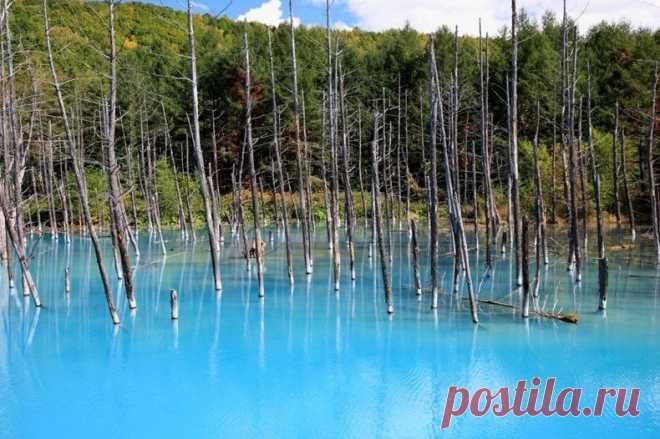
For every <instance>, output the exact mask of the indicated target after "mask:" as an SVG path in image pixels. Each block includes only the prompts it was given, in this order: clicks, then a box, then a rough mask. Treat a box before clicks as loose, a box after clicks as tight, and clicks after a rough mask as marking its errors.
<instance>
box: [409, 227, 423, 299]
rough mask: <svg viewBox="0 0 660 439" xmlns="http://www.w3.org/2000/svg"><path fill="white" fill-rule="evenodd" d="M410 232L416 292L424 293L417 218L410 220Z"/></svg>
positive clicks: (418, 293) (419, 294)
mask: <svg viewBox="0 0 660 439" xmlns="http://www.w3.org/2000/svg"><path fill="white" fill-rule="evenodd" d="M410 234H411V240H412V242H411V244H412V245H411V250H412V259H413V260H412V263H413V274H414V276H415V294H417V295H418V296H421V295H422V280H421V279H420V275H419V245H418V244H417V225H416V224H415V220H414V219H411V220H410Z"/></svg>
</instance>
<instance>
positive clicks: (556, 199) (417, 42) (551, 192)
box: [10, 0, 660, 224]
mask: <svg viewBox="0 0 660 439" xmlns="http://www.w3.org/2000/svg"><path fill="white" fill-rule="evenodd" d="M49 8H50V11H49V15H50V21H51V37H52V40H53V46H54V51H55V53H54V57H55V62H56V64H57V68H58V69H59V74H60V81H61V82H62V84H63V90H64V94H65V99H66V103H67V106H69V107H70V108H71V111H72V113H73V114H75V115H77V116H78V117H79V118H80V121H84V122H81V123H80V125H81V126H80V130H79V131H80V133H79V135H80V138H81V139H84V146H85V150H84V154H85V157H86V158H87V160H86V166H87V172H88V173H89V176H88V181H87V184H88V185H89V186H90V189H91V191H92V193H97V194H99V195H98V196H97V197H96V198H94V199H93V200H92V201H93V202H94V203H95V204H94V209H96V211H102V209H103V208H104V206H105V204H106V203H105V196H104V195H103V194H104V190H105V189H104V185H105V183H106V180H105V179H104V177H103V174H102V172H101V171H100V165H99V163H102V161H103V160H102V147H101V145H102V142H101V139H100V136H99V130H100V128H99V124H100V118H101V117H100V114H101V113H100V108H101V107H102V105H103V102H104V99H105V98H106V94H107V89H108V85H107V82H108V81H107V76H106V74H105V72H106V70H107V69H108V61H107V58H106V53H107V51H108V50H109V49H108V41H107V40H108V38H107V13H108V12H107V6H106V5H105V4H104V3H101V2H84V1H54V2H50V5H49ZM42 10H43V5H42V2H39V1H31V0H28V1H26V0H17V1H16V2H15V3H14V4H13V6H12V7H11V16H10V26H11V29H12V33H13V35H12V36H13V42H14V51H15V55H14V57H15V66H16V73H15V74H16V78H17V84H18V85H17V87H18V92H17V93H18V96H19V102H20V103H21V106H20V107H19V109H20V112H21V115H22V119H23V121H24V124H26V125H27V121H28V119H29V118H30V112H31V110H32V108H33V104H34V96H35V95H36V96H37V101H38V108H39V117H38V119H39V121H38V124H39V125H40V127H41V129H40V132H41V133H46V132H47V131H48V129H47V128H46V125H47V124H48V123H51V124H52V127H51V130H52V131H51V133H50V135H51V136H52V140H53V145H54V147H55V152H54V154H55V161H56V163H59V162H58V160H59V158H61V157H63V155H62V154H60V153H59V152H58V149H57V145H58V143H57V142H58V139H62V138H63V132H62V124H61V121H60V120H59V113H58V112H57V111H56V108H57V106H56V103H55V98H54V96H53V93H52V90H51V86H50V82H51V79H50V77H49V70H48V63H47V60H46V48H45V41H44V21H43V16H42ZM186 20H187V18H186V14H185V12H182V11H176V10H172V9H167V8H163V7H158V6H153V5H146V4H139V3H121V4H119V5H117V11H116V27H117V41H118V45H119V52H118V59H117V62H118V67H119V78H118V79H119V81H118V93H119V98H118V99H119V100H118V112H119V113H118V114H119V123H118V141H117V148H118V150H119V155H120V162H121V166H122V167H123V169H122V178H123V179H128V178H129V175H133V177H132V178H136V176H137V175H139V174H140V173H141V172H142V173H144V172H145V169H146V170H147V171H149V173H152V171H151V170H150V169H148V167H147V168H145V167H144V166H145V165H141V164H140V157H139V156H138V154H139V150H140V144H141V143H142V144H143V143H144V142H145V139H147V140H149V142H150V147H151V148H153V151H154V154H153V158H154V163H153V164H152V166H153V169H155V172H154V173H153V174H154V175H155V177H154V182H155V184H156V185H157V186H158V191H157V192H158V194H159V197H160V201H159V202H160V204H161V206H160V211H161V215H162V216H163V221H164V223H167V224H172V223H175V222H176V220H177V202H176V195H175V187H174V186H175V184H174V179H173V178H172V175H173V174H172V170H171V168H172V166H171V160H170V157H168V156H169V155H171V156H173V157H172V158H173V159H174V162H175V164H176V166H177V168H178V172H179V174H178V177H177V178H178V179H179V180H180V181H181V182H182V186H186V187H188V186H189V187H191V188H192V191H193V194H192V197H193V200H192V203H193V205H194V206H193V207H194V210H195V211H196V212H201V209H202V207H201V206H202V205H201V201H200V199H199V197H198V195H197V189H196V188H197V186H196V185H195V184H194V182H192V177H184V175H190V176H192V172H193V168H194V164H193V163H194V162H193V161H192V159H187V154H186V151H187V144H188V143H187V142H188V140H187V139H188V132H189V130H188V127H189V125H188V117H189V115H190V114H191V108H190V102H191V97H190V86H189V85H190V82H189V80H188V79H187V78H188V77H189V57H188V42H187V33H186ZM475 20H478V17H475ZM561 24H562V23H561V20H560V19H558V18H557V17H555V16H553V15H552V14H550V13H548V14H546V15H545V16H544V17H543V19H542V21H541V22H534V21H532V20H530V19H529V18H528V17H527V16H526V14H525V13H524V11H522V12H521V14H520V16H519V31H518V38H519V53H518V72H519V73H518V75H519V76H518V113H519V117H518V131H519V138H520V145H519V153H520V159H519V160H520V165H519V166H520V178H521V202H522V204H523V205H524V206H528V207H529V206H531V203H532V180H533V158H532V156H533V153H532V139H533V136H534V131H535V124H536V110H535V109H536V103H537V101H538V102H539V103H540V110H541V123H540V143H541V149H540V162H541V176H542V180H543V181H544V186H545V198H546V207H547V208H548V209H549V210H550V209H552V212H553V216H554V214H555V209H556V216H557V217H561V216H562V215H563V212H564V210H565V208H564V205H565V201H564V192H563V189H562V185H561V181H562V168H561V160H560V158H559V157H560V150H559V148H560V146H559V143H560V141H559V133H558V129H557V127H558V120H559V118H560V117H561V114H560V113H561V100H560V98H561V95H560V91H559V87H560V64H561V50H562V25H561ZM194 25H195V32H196V41H197V55H198V70H199V90H200V107H201V115H200V122H201V124H202V139H203V140H202V145H203V148H204V151H205V155H206V157H207V159H208V160H209V161H213V160H214V158H215V157H217V160H218V166H217V174H216V177H217V182H218V186H219V188H220V191H221V192H222V193H224V194H228V195H227V196H226V198H227V197H229V198H227V199H228V200H229V199H230V197H231V195H229V194H230V193H231V191H232V169H233V168H235V167H236V166H235V165H237V163H239V162H240V161H241V157H242V154H241V151H242V145H243V144H244V136H245V88H244V80H245V64H244V49H243V32H244V31H245V30H246V28H247V34H248V38H249V41H250V51H251V63H252V65H251V68H252V81H253V84H252V101H253V102H252V104H253V109H252V114H253V121H252V122H253V130H254V133H255V134H254V135H255V154H256V166H257V169H258V172H259V175H260V179H261V180H262V185H263V188H264V191H266V192H271V191H270V189H269V188H270V187H271V186H272V181H273V179H271V171H272V169H271V167H272V164H273V160H272V156H273V154H272V140H273V132H272V127H273V124H272V107H271V93H272V89H271V86H270V71H269V68H270V62H269V54H268V29H267V27H266V26H264V25H260V24H255V23H249V24H244V23H237V22H235V21H232V20H231V19H229V18H226V17H219V18H218V17H212V16H209V15H198V16H195V17H194ZM325 32H326V30H325V29H323V28H318V27H306V26H300V27H299V28H297V29H296V38H297V41H296V44H297V54H298V57H297V58H298V76H299V88H300V90H301V95H303V96H304V106H305V110H306V115H305V117H306V120H305V124H306V131H305V135H306V138H307V144H306V145H307V148H308V150H307V152H306V154H307V155H306V157H307V158H308V159H309V166H310V174H311V175H310V177H311V186H312V190H313V192H315V193H318V192H320V191H321V190H322V181H321V179H320V176H321V175H322V173H323V171H324V161H323V160H322V154H321V151H322V149H323V143H324V142H325V140H324V136H323V108H324V107H323V96H324V92H325V91H327V87H326V83H327V65H326V64H327V54H326V44H327V43H326V33H325ZM485 37H486V35H485V34H484V41H483V43H482V44H483V45H484V47H486V46H487V52H488V63H489V64H488V105H489V112H490V115H491V117H492V125H491V129H492V131H493V137H492V149H493V152H492V154H493V161H492V163H493V170H492V172H493V180H494V186H495V192H496V197H497V198H498V199H499V203H498V207H499V208H500V209H504V208H505V204H506V201H505V200H506V186H507V172H508V171H507V164H508V158H507V157H508V156H507V154H508V152H507V148H508V132H509V130H508V121H507V105H506V104H507V78H508V77H509V75H510V72H511V63H510V52H511V39H510V32H508V30H507V29H501V30H499V31H498V32H497V33H496V34H494V35H490V36H489V38H488V40H487V42H486V40H485ZM289 38H290V30H289V27H288V25H286V24H282V25H280V26H279V27H277V28H274V29H272V44H273V53H274V65H275V77H276V80H277V90H276V94H277V100H278V103H279V105H280V118H281V120H280V127H281V132H280V133H279V136H280V143H281V145H282V149H283V160H284V164H285V168H286V170H287V174H288V175H289V180H290V188H289V189H290V190H295V188H296V182H297V180H296V179H295V178H294V176H295V172H296V169H295V148H294V145H293V139H294V134H293V132H294V128H293V118H292V111H291V108H292V87H293V86H292V68H291V48H290V41H289ZM333 38H334V41H333V44H335V45H336V48H337V51H338V53H340V55H339V56H338V57H337V59H339V60H340V63H341V69H342V72H343V74H344V83H345V85H344V86H345V95H346V101H347V104H346V106H347V108H348V113H349V117H350V130H349V133H348V136H349V143H350V148H351V152H350V156H351V158H352V169H353V171H355V172H353V174H355V178H356V179H357V176H356V175H357V174H356V173H357V167H358V166H359V165H362V166H363V168H364V171H363V172H364V179H365V181H369V180H368V178H369V177H368V175H370V170H369V167H368V166H367V164H368V157H369V141H370V139H371V136H372V128H371V127H372V123H371V122H370V120H371V115H370V114H371V112H372V110H373V109H374V108H379V107H381V106H382V107H385V106H386V107H387V108H388V111H387V112H386V120H387V123H388V124H389V126H390V135H391V139H390V140H391V141H393V143H394V144H395V148H398V149H401V148H403V147H404V146H403V145H404V143H405V148H406V157H407V163H408V165H409V169H410V172H411V177H412V178H411V181H409V183H410V185H411V187H412V190H411V192H410V194H411V195H410V198H411V202H412V203H413V210H415V209H418V210H420V214H421V211H422V210H423V209H425V196H424V191H423V188H424V186H425V184H424V172H425V171H424V170H425V169H427V168H428V163H427V159H426V158H425V157H424V148H425V143H428V138H429V134H428V131H429V125H428V124H429V99H428V76H429V73H428V61H427V53H426V48H427V44H428V38H429V36H428V35H425V34H421V33H419V32H416V31H415V30H413V29H411V28H405V29H401V30H391V31H387V32H382V33H373V32H365V31H361V30H353V31H334V32H333ZM571 38H572V37H571ZM435 41H436V43H435V49H436V59H437V62H438V68H439V72H440V80H441V83H442V86H443V87H442V89H443V90H444V92H445V94H447V93H449V90H450V89H451V80H452V79H451V78H452V73H453V70H454V67H455V66H454V63H455V58H454V50H455V41H454V30H453V29H447V28H440V29H438V31H437V32H436V34H435ZM570 47H571V50H575V49H577V51H578V57H577V75H576V98H575V102H576V107H579V108H578V109H577V110H576V114H579V115H581V116H580V118H579V119H578V118H577V117H576V121H575V122H576V123H575V126H574V127H573V128H574V130H575V133H576V136H578V135H579V136H581V139H583V140H584V139H585V138H586V135H587V134H586V115H582V114H583V113H584V112H586V107H585V104H584V103H583V101H584V99H586V95H587V90H586V88H587V80H586V79H587V71H588V68H589V70H590V71H591V74H592V80H591V81H592V90H591V95H592V101H593V102H592V107H593V114H592V117H593V123H594V127H595V128H594V142H595V144H594V147H595V155H596V161H597V166H598V168H599V171H600V175H601V179H602V191H603V199H604V203H605V207H606V208H607V209H608V210H610V211H613V209H614V206H613V203H614V195H613V189H612V187H613V184H612V175H613V169H612V152H611V149H612V132H613V129H614V109H615V104H616V102H618V103H619V107H620V110H619V113H620V123H619V128H620V131H623V132H625V153H626V154H625V160H627V173H628V175H627V178H628V180H629V185H630V191H631V193H632V196H633V197H634V206H635V211H636V213H638V214H639V215H640V221H647V220H648V218H647V217H648V215H647V213H646V212H648V206H649V205H648V196H647V195H646V191H647V188H646V183H645V182H646V177H645V173H646V172H648V170H647V169H646V167H645V163H646V161H645V157H644V154H645V152H644V151H645V150H646V147H647V146H646V144H647V138H648V126H649V113H650V105H651V85H652V80H653V68H654V61H656V60H658V59H660V31H659V30H657V29H653V30H649V29H635V28H634V27H632V26H631V25H629V24H625V23H621V24H608V23H602V24H599V25H597V26H595V27H593V28H591V29H590V30H589V31H588V32H587V33H586V34H583V35H579V37H578V39H577V43H575V44H574V43H573V41H571V42H570ZM457 72H458V86H459V89H458V93H459V107H458V111H457V112H456V116H455V117H457V126H458V130H457V132H458V133H459V135H458V136H457V139H456V140H457V145H458V149H459V154H458V156H459V166H460V167H461V169H462V172H461V173H460V176H459V178H460V179H462V180H461V181H462V183H463V184H462V188H463V189H462V194H463V196H464V197H465V200H469V199H470V197H471V192H472V191H473V188H472V187H471V186H470V181H471V178H472V177H471V174H470V173H471V172H472V162H473V160H474V161H476V163H478V167H480V166H481V165H480V164H479V163H481V162H480V157H479V154H480V152H479V148H477V156H476V157H472V155H471V146H470V145H471V144H472V142H473V141H476V142H477V144H479V143H478V142H480V140H479V136H480V128H479V123H480V122H479V117H480V113H479V112H480V100H479V39H478V38H477V37H476V36H461V37H459V38H458V41H457ZM443 98H447V99H448V97H447V96H443ZM580 104H581V105H580ZM399 106H400V107H401V108H402V111H401V112H399V111H398V109H399ZM580 109H581V110H580ZM358 113H359V116H360V124H359V126H358ZM401 114H403V116H401ZM401 117H403V119H405V120H402V119H400V118H401ZM580 123H581V124H582V125H580ZM360 130H361V131H360ZM167 138H169V139H171V146H172V154H169V153H168V151H167ZM553 142H554V143H553ZM360 146H361V148H362V149H361V150H359V148H360ZM398 149H395V150H393V151H397V150H398ZM553 151H554V152H555V154H554V155H555V157H554V159H553ZM43 153H44V152H43V151H39V149H38V148H33V149H32V150H31V154H32V155H39V154H43ZM129 155H133V157H132V159H131V157H129ZM358 158H359V159H360V162H359V163H358ZM64 161H65V160H64ZM38 162H39V161H38V160H37V159H36V158H35V163H38ZM553 162H554V167H555V168H554V172H553V169H552V167H553ZM129 167H130V168H132V169H128V168H129ZM66 169H67V168H66V164H65V165H64V166H57V165H56V166H55V169H54V177H55V179H58V178H64V177H65V175H63V173H64V174H66V173H67V170H66ZM234 171H235V170H234ZM442 172H443V171H442V169H441V170H440V173H442ZM477 172H479V173H480V172H481V170H480V169H477ZM37 183H39V182H37ZM340 184H341V183H340ZM586 184H587V186H588V188H590V187H591V179H589V178H587V183H586ZM131 185H132V182H131V181H128V182H126V184H125V186H126V187H130V186H131ZM37 186H38V185H37ZM357 186H358V185H357V181H356V182H355V183H354V185H353V189H354V190H355V188H356V187H357ZM25 190H26V192H28V193H29V192H31V191H32V188H31V185H30V184H29V182H28V183H26V189H25ZM37 190H38V189H37ZM71 190H72V191H73V186H72V185H71ZM399 190H400V191H401V186H399ZM440 190H441V193H442V188H441V189H440ZM588 191H589V193H591V189H588ZM136 192H137V194H136V195H137V198H138V200H137V203H138V209H139V208H140V206H141V204H142V200H140V197H141V192H140V191H136ZM477 193H481V189H480V188H479V187H477ZM266 196H267V195H266ZM74 197H75V194H74ZM591 198H592V197H591V196H589V197H588V199H589V200H591ZM315 200H318V202H319V203H318V204H319V206H320V204H321V200H322V196H320V195H319V196H318V197H315ZM223 204H224V205H223V206H222V209H223V210H224V209H229V207H227V206H228V205H229V204H231V203H230V202H227V203H223ZM36 205H37V206H39V208H40V209H43V208H44V207H45V205H46V204H45V200H43V202H41V203H37V204H36ZM360 206H361V205H360V203H356V207H357V208H358V211H360V209H359V208H360ZM466 208H467V207H466ZM73 209H74V210H75V203H74V207H73ZM248 210H249V209H248ZM268 212H269V211H268V210H266V214H268ZM33 213H34V209H33ZM248 214H249V212H246V215H248ZM316 214H317V216H318V217H322V216H323V214H324V212H323V209H322V208H320V207H318V208H317V209H316ZM227 215H228V214H227ZM136 218H137V216H136Z"/></svg>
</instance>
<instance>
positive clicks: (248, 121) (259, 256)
mask: <svg viewBox="0 0 660 439" xmlns="http://www.w3.org/2000/svg"><path fill="white" fill-rule="evenodd" d="M243 38H244V42H245V129H246V139H247V147H248V157H249V164H250V187H251V189H252V219H253V221H254V249H255V252H254V257H255V259H256V261H257V282H258V284H259V287H258V288H259V297H264V260H263V258H264V257H265V256H266V255H265V254H264V253H263V252H262V245H261V243H262V242H263V241H262V239H261V224H260V218H259V207H258V205H257V171H256V169H255V166H254V140H253V139H252V97H251V96H250V94H251V93H252V84H251V78H250V46H249V45H248V35H247V30H245V32H244V33H243Z"/></svg>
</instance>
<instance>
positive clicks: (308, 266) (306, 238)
mask: <svg viewBox="0 0 660 439" xmlns="http://www.w3.org/2000/svg"><path fill="white" fill-rule="evenodd" d="M328 14H329V12H328ZM289 24H290V28H291V62H292V64H293V118H294V124H295V131H296V164H297V165H298V195H299V197H300V218H301V220H302V232H303V256H304V259H305V273H306V274H312V271H313V266H314V262H313V260H312V248H311V242H310V233H309V224H307V198H306V196H305V174H304V169H303V162H302V159H303V151H302V148H301V142H300V110H299V108H300V104H299V100H298V96H299V94H298V61H297V56H296V36H295V35H296V34H295V30H294V25H293V0H289ZM329 38H330V35H329V31H328V41H329Z"/></svg>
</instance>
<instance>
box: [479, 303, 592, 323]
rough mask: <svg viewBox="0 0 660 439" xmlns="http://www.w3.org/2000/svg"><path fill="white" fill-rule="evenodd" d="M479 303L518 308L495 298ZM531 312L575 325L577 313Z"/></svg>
mask: <svg viewBox="0 0 660 439" xmlns="http://www.w3.org/2000/svg"><path fill="white" fill-rule="evenodd" d="M478 301H479V303H483V304H485V305H496V306H503V307H506V308H511V309H516V310H517V309H518V307H517V306H515V305H511V304H509V303H503V302H498V301H496V300H488V299H479V300H478ZM530 311H531V312H532V313H534V314H536V315H537V316H539V317H544V318H546V319H555V320H561V321H562V322H566V323H572V324H574V325H577V322H578V319H579V317H578V315H577V313H566V314H563V313H560V312H557V313H555V312H546V311H535V310H530Z"/></svg>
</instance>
